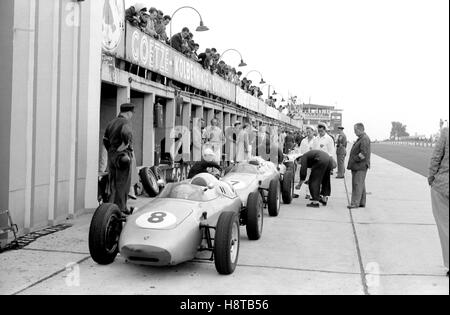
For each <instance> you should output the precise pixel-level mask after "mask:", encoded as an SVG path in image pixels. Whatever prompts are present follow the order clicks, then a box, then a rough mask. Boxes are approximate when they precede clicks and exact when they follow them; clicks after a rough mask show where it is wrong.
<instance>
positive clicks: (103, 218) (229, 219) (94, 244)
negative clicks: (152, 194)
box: [89, 174, 262, 275]
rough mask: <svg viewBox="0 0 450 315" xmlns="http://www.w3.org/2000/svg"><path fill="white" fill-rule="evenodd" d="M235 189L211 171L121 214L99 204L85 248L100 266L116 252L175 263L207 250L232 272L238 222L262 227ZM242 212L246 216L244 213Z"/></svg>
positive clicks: (221, 268)
mask: <svg viewBox="0 0 450 315" xmlns="http://www.w3.org/2000/svg"><path fill="white" fill-rule="evenodd" d="M241 209H242V204H241V199H240V198H239V197H238V195H237V194H236V191H235V189H234V188H233V187H232V186H231V185H229V184H228V183H226V182H224V181H220V180H218V179H217V178H216V177H214V176H212V175H210V174H199V175H197V176H196V177H194V178H193V179H192V180H188V181H184V182H180V183H171V184H168V185H167V186H166V187H165V189H164V190H163V191H162V193H161V194H160V195H159V197H158V198H156V199H154V200H153V201H151V202H150V203H148V204H147V205H146V206H145V207H143V208H141V209H139V210H138V211H137V212H135V213H134V214H132V215H130V216H128V217H124V216H123V214H122V213H121V211H120V210H119V208H118V207H117V206H116V205H114V204H103V205H101V206H100V207H99V208H98V209H97V211H96V212H95V214H94V217H93V219H92V222H91V226H90V231H89V250H90V254H91V257H92V259H93V260H94V261H95V262H97V263H98V264H100V265H108V264H111V263H113V262H114V260H115V258H116V257H117V255H118V253H119V252H120V254H121V255H122V256H123V257H124V258H125V259H126V260H127V261H128V262H130V263H134V264H139V265H150V266H174V265H178V264H181V263H183V262H187V261H191V260H193V259H195V258H196V256H197V254H198V253H199V252H205V251H207V252H211V253H212V256H211V258H210V259H208V260H209V261H213V260H214V262H215V266H216V269H217V271H218V273H219V274H222V275H229V274H232V273H233V272H234V271H235V268H236V265H237V262H238V257H239V245H240V225H241V224H242V223H243V222H244V221H245V223H246V224H249V225H251V226H252V227H251V228H250V230H257V231H261V230H262V226H259V225H258V224H260V221H259V220H258V217H257V216H256V214H255V215H254V218H250V216H249V213H245V214H244V213H242V212H241ZM243 215H245V216H246V217H245V218H243Z"/></svg>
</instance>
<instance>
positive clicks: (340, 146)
mask: <svg viewBox="0 0 450 315" xmlns="http://www.w3.org/2000/svg"><path fill="white" fill-rule="evenodd" d="M338 129H339V136H338V139H337V142H336V156H337V165H338V175H337V177H336V178H337V179H343V178H344V175H345V157H346V156H347V136H346V135H345V133H344V127H339V128H338Z"/></svg>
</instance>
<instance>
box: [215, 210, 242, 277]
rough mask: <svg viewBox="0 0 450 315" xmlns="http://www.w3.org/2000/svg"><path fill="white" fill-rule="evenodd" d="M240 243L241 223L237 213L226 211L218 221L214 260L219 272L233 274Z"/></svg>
mask: <svg viewBox="0 0 450 315" xmlns="http://www.w3.org/2000/svg"><path fill="white" fill-rule="evenodd" d="M239 245H240V223H239V217H238V214H237V213H234V212H224V213H222V214H221V215H220V217H219V221H218V222H217V227H216V235H215V241H214V262H215V265H216V269H217V272H218V273H219V274H221V275H231V274H232V273H233V272H234V271H235V270H236V266H237V262H238V259H239Z"/></svg>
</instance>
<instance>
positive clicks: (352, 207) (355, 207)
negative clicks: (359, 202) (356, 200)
mask: <svg viewBox="0 0 450 315" xmlns="http://www.w3.org/2000/svg"><path fill="white" fill-rule="evenodd" d="M358 208H359V207H358V206H355V205H350V206H347V209H349V210H352V209H358Z"/></svg>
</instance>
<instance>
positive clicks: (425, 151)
mask: <svg viewBox="0 0 450 315" xmlns="http://www.w3.org/2000/svg"><path fill="white" fill-rule="evenodd" d="M372 152H373V153H374V154H376V155H378V156H380V157H382V158H384V159H386V160H389V161H391V162H394V163H397V164H398V165H401V166H403V167H406V168H407V169H409V170H411V171H413V172H416V173H418V174H420V175H423V176H425V177H428V168H429V165H430V158H431V155H432V153H433V148H423V147H412V146H406V145H391V144H384V143H377V144H372Z"/></svg>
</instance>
